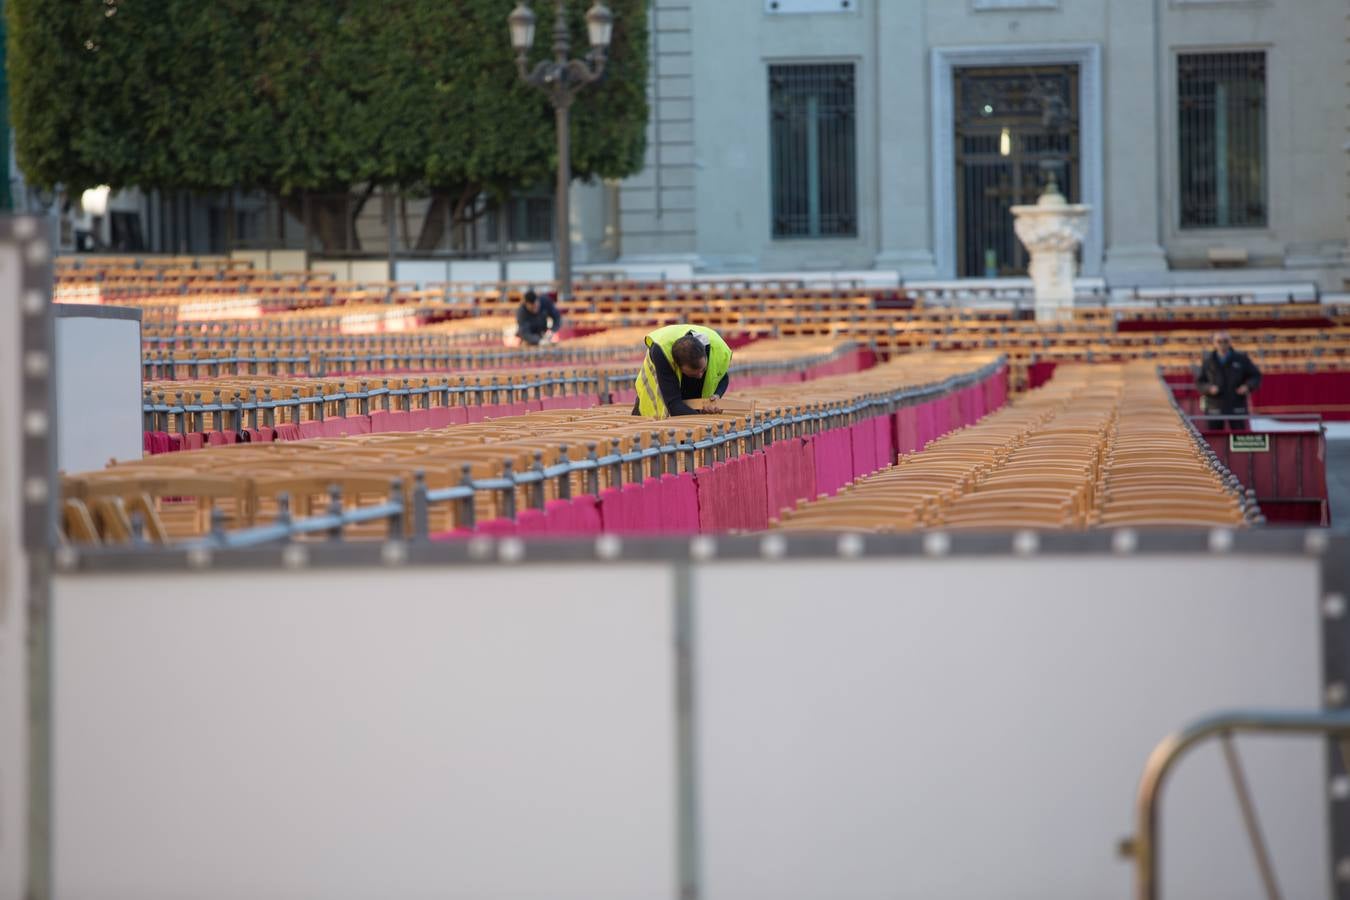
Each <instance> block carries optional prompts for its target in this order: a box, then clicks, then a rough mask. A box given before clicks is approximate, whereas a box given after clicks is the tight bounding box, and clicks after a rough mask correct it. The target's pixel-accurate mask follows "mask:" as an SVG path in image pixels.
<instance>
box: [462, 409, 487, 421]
mask: <svg viewBox="0 0 1350 900" xmlns="http://www.w3.org/2000/svg"><path fill="white" fill-rule="evenodd" d="M463 409H464V421H465V422H466V423H468V424H470V425H472V424H473V423H475V422H481V421H483V419H485V418H487V412H486V410H487V407H486V406H466V407H464V408H463Z"/></svg>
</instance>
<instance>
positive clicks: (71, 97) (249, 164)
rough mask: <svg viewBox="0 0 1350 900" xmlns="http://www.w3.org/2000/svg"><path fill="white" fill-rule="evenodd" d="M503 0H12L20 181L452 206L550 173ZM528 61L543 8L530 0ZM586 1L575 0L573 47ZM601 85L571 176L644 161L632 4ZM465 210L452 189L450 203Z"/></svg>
mask: <svg viewBox="0 0 1350 900" xmlns="http://www.w3.org/2000/svg"><path fill="white" fill-rule="evenodd" d="M512 5H513V3H512V2H511V0H7V3H6V6H7V9H6V15H7V17H8V21H9V26H10V27H9V70H10V77H11V97H12V115H13V122H14V127H15V133H16V138H17V145H18V159H19V164H20V166H21V167H22V168H23V170H24V173H25V176H26V177H27V178H28V180H29V181H30V182H32V183H35V184H38V185H42V186H51V185H54V184H56V183H58V182H60V183H63V184H65V185H66V186H67V187H68V188H70V189H71V190H73V191H79V190H82V189H83V188H86V187H92V186H94V185H99V184H108V185H111V186H112V187H114V188H124V187H139V188H142V189H155V188H157V189H161V190H189V191H216V190H224V189H229V188H233V187H239V188H245V189H255V188H256V189H263V190H268V191H272V192H274V193H277V194H281V195H288V194H295V193H296V192H300V191H312V192H331V193H336V192H346V191H348V190H350V189H351V188H352V187H354V186H357V185H372V184H375V185H382V186H384V185H387V186H393V187H396V188H398V189H401V190H405V191H410V192H413V193H424V194H427V193H429V194H433V195H436V196H440V197H442V198H445V199H448V200H449V201H450V202H452V203H459V202H460V201H461V200H462V199H463V198H464V197H468V196H475V195H478V194H481V193H484V192H487V193H495V194H500V193H504V192H506V191H508V190H510V189H512V188H515V187H520V186H527V185H532V184H538V183H540V182H544V181H547V179H548V178H549V176H550V173H552V172H553V171H554V167H555V166H556V163H557V159H556V149H555V140H554V125H553V112H552V107H551V106H550V104H549V102H548V100H547V98H546V97H544V95H543V94H541V93H540V92H539V91H537V90H534V89H532V88H530V87H528V86H526V85H524V84H522V83H521V81H520V79H519V77H518V76H517V74H516V70H515V65H514V60H513V55H512V51H511V48H510V41H509V37H508V32H507V27H506V15H507V13H508V12H509V11H510V9H511V7H512ZM534 5H535V7H536V14H537V15H538V17H539V29H538V32H539V34H538V37H537V39H536V47H535V52H534V58H535V59H542V58H544V57H545V56H547V55H548V54H549V50H550V47H549V45H550V44H551V33H552V17H553V10H554V7H553V5H552V3H548V2H546V0H536V2H535V4H534ZM585 5H586V3H585V2H584V0H583V2H573V3H571V4H570V8H569V12H570V17H571V24H572V33H573V47H574V50H573V55H578V54H580V53H583V52H585V50H586V49H587V47H588V44H587V41H586V32H585V24H584V21H583V16H584V13H585ZM609 5H610V7H611V9H613V11H614V14H615V28H614V45H613V47H612V48H611V53H610V62H609V67H608V70H607V73H606V76H605V78H604V80H603V81H602V82H601V83H600V84H596V85H592V86H591V87H589V88H587V89H586V90H584V91H583V92H582V93H581V94H580V96H579V97H578V100H577V103H576V105H575V106H574V107H573V129H572V164H573V168H574V171H575V174H576V175H577V177H579V178H591V177H596V176H599V177H606V178H617V177H623V176H626V175H631V174H633V173H635V172H636V171H637V170H638V169H639V168H640V167H641V164H642V156H643V152H644V142H645V132H646V122H647V104H646V77H647V22H646V0H609ZM461 206H462V203H461Z"/></svg>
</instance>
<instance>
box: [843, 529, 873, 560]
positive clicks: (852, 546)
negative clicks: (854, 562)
mask: <svg viewBox="0 0 1350 900" xmlns="http://www.w3.org/2000/svg"><path fill="white" fill-rule="evenodd" d="M838 547H839V555H840V556H843V557H845V558H847V559H857V558H858V557H860V556H862V555H863V551H864V550H865V549H866V544H865V541H864V538H863V536H862V535H861V534H841V535H839V543H838Z"/></svg>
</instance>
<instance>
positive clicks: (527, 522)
mask: <svg viewBox="0 0 1350 900" xmlns="http://www.w3.org/2000/svg"><path fill="white" fill-rule="evenodd" d="M516 533H517V534H519V535H521V536H522V537H524V536H529V537H540V536H543V535H547V534H548V533H549V529H548V514H547V513H546V512H545V511H544V510H542V509H522V510H521V511H520V512H518V513H516Z"/></svg>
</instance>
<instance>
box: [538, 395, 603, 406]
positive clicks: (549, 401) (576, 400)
mask: <svg viewBox="0 0 1350 900" xmlns="http://www.w3.org/2000/svg"><path fill="white" fill-rule="evenodd" d="M599 404H600V398H598V397H596V396H595V395H594V394H574V395H572V396H567V397H544V398H543V399H542V400H540V401H539V405H540V408H541V409H590V408H591V407H593V406H598V405H599Z"/></svg>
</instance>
